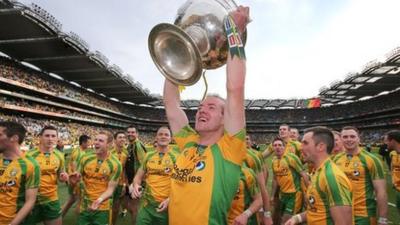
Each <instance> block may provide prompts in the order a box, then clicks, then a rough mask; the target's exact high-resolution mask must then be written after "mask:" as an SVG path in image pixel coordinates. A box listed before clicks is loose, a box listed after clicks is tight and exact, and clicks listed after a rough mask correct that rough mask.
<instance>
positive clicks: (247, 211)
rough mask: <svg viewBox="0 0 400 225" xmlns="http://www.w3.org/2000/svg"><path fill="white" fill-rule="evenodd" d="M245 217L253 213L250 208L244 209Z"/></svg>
mask: <svg viewBox="0 0 400 225" xmlns="http://www.w3.org/2000/svg"><path fill="white" fill-rule="evenodd" d="M243 213H244V214H245V215H246V216H247V217H250V216H251V215H253V213H252V212H251V210H250V209H246V211H244V212H243Z"/></svg>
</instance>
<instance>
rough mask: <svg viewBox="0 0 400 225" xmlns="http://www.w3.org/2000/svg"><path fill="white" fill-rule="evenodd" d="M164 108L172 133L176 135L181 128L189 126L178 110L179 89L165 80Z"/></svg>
mask: <svg viewBox="0 0 400 225" xmlns="http://www.w3.org/2000/svg"><path fill="white" fill-rule="evenodd" d="M163 98H164V106H165V112H166V114H167V119H168V123H169V127H170V128H171V131H172V133H177V132H178V131H179V130H180V129H181V128H182V127H184V126H186V125H188V124H189V120H188V118H187V116H186V114H185V112H184V111H183V109H181V108H180V102H181V100H180V95H179V88H178V86H177V85H176V84H174V83H172V82H171V81H169V80H167V79H165V82H164V96H163Z"/></svg>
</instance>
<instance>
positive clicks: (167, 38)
mask: <svg viewBox="0 0 400 225" xmlns="http://www.w3.org/2000/svg"><path fill="white" fill-rule="evenodd" d="M148 44H149V45H148V46H149V51H150V55H151V58H152V59H153V61H154V63H155V64H156V66H157V68H158V70H159V71H160V72H161V73H162V74H163V75H164V76H165V77H166V78H167V79H168V80H170V81H171V82H173V83H175V84H178V85H183V86H190V85H193V84H195V83H196V82H197V81H198V80H199V79H200V77H201V74H202V70H203V69H202V58H201V55H200V51H199V49H198V47H197V46H196V43H195V41H194V40H193V39H192V38H191V37H190V36H189V35H188V34H186V33H185V32H184V31H183V30H182V29H181V28H179V27H178V26H175V25H173V24H168V23H161V24H158V25H157V26H155V27H154V28H153V29H152V30H151V32H150V35H149V39H148Z"/></svg>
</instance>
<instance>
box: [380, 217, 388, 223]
mask: <svg viewBox="0 0 400 225" xmlns="http://www.w3.org/2000/svg"><path fill="white" fill-rule="evenodd" d="M388 222H389V221H388V219H387V218H385V217H379V218H378V223H379V224H388Z"/></svg>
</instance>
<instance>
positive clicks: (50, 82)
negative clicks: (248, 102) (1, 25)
mask: <svg viewBox="0 0 400 225" xmlns="http://www.w3.org/2000/svg"><path fill="white" fill-rule="evenodd" d="M0 75H1V77H3V78H6V79H11V80H14V81H17V82H20V83H23V84H27V85H30V86H33V87H35V88H37V89H42V90H46V91H50V92H54V93H55V95H57V96H62V97H68V98H71V99H74V100H77V101H81V102H85V103H88V104H92V105H94V106H95V107H100V108H104V109H109V110H112V111H115V112H119V113H123V114H126V115H134V116H135V117H136V118H143V119H149V120H152V121H159V122H161V123H165V122H166V116H165V110H164V109H162V108H154V107H143V106H126V107H123V106H122V105H118V104H117V103H114V102H112V101H107V100H106V99H103V97H101V96H99V95H96V94H93V93H91V92H89V91H87V90H85V89H83V88H78V87H76V86H74V85H72V84H69V83H67V82H63V81H61V80H58V79H55V78H52V77H50V76H48V75H46V74H44V73H41V72H39V71H36V70H33V69H30V68H28V67H26V66H23V65H21V64H20V63H18V62H15V61H12V60H10V59H7V58H4V57H0ZM399 98H400V91H397V92H394V93H391V94H389V95H382V96H379V97H376V98H373V99H369V100H365V101H359V102H355V103H351V104H344V105H334V106H330V107H322V108H317V109H294V110H293V109H278V110H247V111H246V117H247V121H248V122H250V124H251V123H253V124H258V125H259V122H263V123H270V125H268V126H267V127H270V128H271V129H274V127H273V125H274V124H280V123H293V122H294V123H309V122H310V121H311V122H319V121H326V122H329V121H332V120H336V121H337V122H340V121H343V122H344V123H346V122H347V121H348V120H349V119H352V118H353V119H354V118H356V117H357V118H362V117H363V116H372V115H377V114H378V113H379V112H382V111H385V110H391V109H397V108H398V100H397V99H399ZM0 100H1V103H2V104H5V103H6V104H11V105H16V106H22V107H26V108H29V109H36V110H41V111H45V112H54V113H59V114H62V115H68V116H73V117H76V118H78V119H86V120H94V121H97V122H100V123H104V124H114V125H118V126H121V127H123V126H124V125H126V123H123V122H119V121H115V120H110V119H106V118H103V117H98V116H94V115H91V114H86V113H81V112H76V111H74V110H72V109H65V108H58V107H55V106H50V105H45V104H39V103H36V102H31V101H25V100H23V99H18V98H11V97H5V96H0ZM195 112H196V111H195V110H186V113H187V115H188V118H189V120H191V121H194V117H195ZM378 115H379V114H378ZM19 119H20V120H21V119H23V120H24V124H25V125H27V127H29V129H30V130H31V131H32V134H35V133H36V132H37V131H38V129H39V128H40V127H41V126H42V125H43V123H45V121H41V120H33V119H27V118H22V117H20V118H19ZM51 123H60V124H59V125H60V126H58V127H62V129H64V130H65V131H64V132H61V134H62V137H63V138H64V139H66V140H67V141H66V142H68V143H73V142H75V141H76V140H73V138H72V137H76V136H79V133H80V132H81V130H82V129H84V130H85V129H87V130H85V132H95V131H96V129H97V128H96V127H93V126H87V125H84V126H81V125H78V124H76V123H68V124H66V123H63V122H57V121H51ZM386 124H387V125H390V124H400V119H398V118H393V117H387V118H380V119H376V120H369V121H359V122H353V124H352V125H355V126H357V127H361V128H362V127H364V126H365V127H366V128H368V126H371V125H382V126H384V125H386ZM78 127H79V129H78ZM86 127H87V128H86ZM139 127H140V125H139ZM268 129H269V128H268ZM142 130H146V131H147V132H146V133H144V134H143V135H142V139H144V141H145V142H147V143H151V142H152V135H153V133H154V131H151V132H148V130H147V129H146V127H142ZM249 130H251V129H249ZM386 131H387V129H377V128H374V129H372V130H371V131H369V130H368V129H365V131H362V136H363V140H364V141H365V142H368V143H374V142H379V141H381V140H380V139H381V136H382V134H383V133H384V132H386ZM75 134H76V135H75ZM147 134H149V135H147ZM253 136H254V137H253V138H254V140H256V142H258V143H269V142H270V141H271V140H272V139H273V138H274V137H275V134H273V133H271V132H259V133H257V132H255V133H253Z"/></svg>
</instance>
